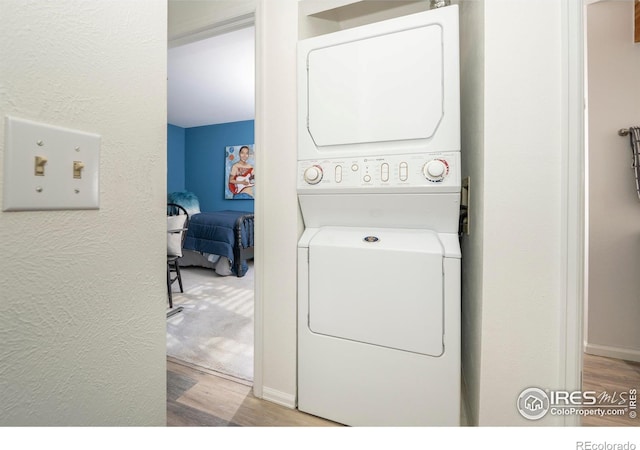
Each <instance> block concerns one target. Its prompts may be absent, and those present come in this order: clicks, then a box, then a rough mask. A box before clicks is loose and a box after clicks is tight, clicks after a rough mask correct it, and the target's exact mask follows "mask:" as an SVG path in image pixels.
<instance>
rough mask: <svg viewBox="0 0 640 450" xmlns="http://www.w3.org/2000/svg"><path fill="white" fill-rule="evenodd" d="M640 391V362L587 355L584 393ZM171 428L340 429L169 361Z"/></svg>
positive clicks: (587, 422)
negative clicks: (330, 427)
mask: <svg viewBox="0 0 640 450" xmlns="http://www.w3.org/2000/svg"><path fill="white" fill-rule="evenodd" d="M630 389H636V390H640V363H638V362H630V361H623V360H619V359H613V358H605V357H601V356H594V355H587V354H585V355H584V367H583V390H584V391H587V390H589V391H595V392H596V393H598V394H599V393H602V392H607V393H609V394H613V393H621V392H628V391H629V390H630ZM581 422H582V426H590V427H596V426H605V427H622V426H624V427H626V426H640V419H638V418H637V417H636V418H633V417H630V416H629V414H625V415H624V416H604V417H601V416H586V417H584V418H582V420H581ZM167 425H168V426H174V427H190V426H207V427H219V426H223V427H226V426H256V427H263V426H269V427H274V426H288V427H326V426H340V425H339V424H336V423H334V422H331V421H328V420H324V419H321V418H319V417H315V416H312V415H309V414H305V413H302V412H300V411H297V410H294V409H289V408H286V407H284V406H280V405H276V404H275V403H272V402H268V401H265V400H261V399H259V398H256V397H255V396H254V395H253V392H252V388H251V385H250V384H249V383H248V382H246V381H244V380H235V379H232V378H230V377H225V376H224V375H222V374H215V373H214V372H211V371H208V370H206V369H203V368H197V367H195V366H191V365H189V364H186V363H184V362H181V361H178V360H175V359H172V358H167Z"/></svg>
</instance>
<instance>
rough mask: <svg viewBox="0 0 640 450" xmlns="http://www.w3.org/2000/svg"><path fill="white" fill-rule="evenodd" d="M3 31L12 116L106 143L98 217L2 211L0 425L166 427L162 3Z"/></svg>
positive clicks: (3, 89)
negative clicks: (92, 136)
mask: <svg viewBox="0 0 640 450" xmlns="http://www.w3.org/2000/svg"><path fill="white" fill-rule="evenodd" d="M0 24H1V26H0V55H2V61H3V62H2V63H1V64H0V111H1V112H2V114H3V115H6V114H11V115H14V116H17V117H23V118H27V119H32V120H35V121H39V122H47V123H51V124H55V125H60V126H64V127H69V128H75V129H80V130H84V131H88V132H93V133H98V134H100V135H101V136H102V144H101V155H100V176H101V178H100V209H99V210H93V211H52V212H12V213H0V254H2V255H3V257H2V259H1V260H0V272H1V273H2V275H1V276H0V292H1V294H0V299H1V300H0V304H1V306H2V314H0V342H2V345H1V346H0V398H1V399H2V401H1V402H0V425H164V423H165V414H166V413H165V408H166V406H165V392H166V391H165V377H166V375H165V373H166V372H165V326H166V324H165V320H166V319H165V308H166V301H167V299H166V284H165V267H164V265H165V262H164V251H165V250H164V248H165V242H166V224H165V219H164V204H165V195H166V194H165V187H166V139H167V134H166V50H167V44H166V39H167V31H166V30H167V5H166V2H164V1H161V0H144V1H135V2H134V1H109V2H95V1H89V0H86V1H72V0H67V1H61V2H36V1H26V0H24V1H23V0H4V1H2V6H1V7H0ZM5 150H6V149H5V148H4V125H2V126H1V127H0V156H2V159H0V164H1V161H3V158H4V156H5ZM0 178H2V175H0ZM2 189H4V186H2V183H0V190H2Z"/></svg>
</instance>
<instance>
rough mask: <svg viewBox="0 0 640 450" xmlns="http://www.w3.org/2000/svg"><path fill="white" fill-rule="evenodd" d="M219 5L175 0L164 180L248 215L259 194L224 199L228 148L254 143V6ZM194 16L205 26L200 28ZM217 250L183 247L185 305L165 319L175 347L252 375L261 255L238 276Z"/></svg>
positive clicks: (225, 370) (211, 205) (193, 358)
mask: <svg viewBox="0 0 640 450" xmlns="http://www.w3.org/2000/svg"><path fill="white" fill-rule="evenodd" d="M222 7H224V5H220V4H216V2H172V1H170V2H169V15H170V17H169V43H168V52H169V54H168V81H167V85H168V95H167V99H168V105H167V113H168V123H169V127H168V128H169V139H168V143H169V144H168V145H169V149H168V158H167V160H168V164H167V166H168V167H167V175H168V183H167V189H168V193H170V191H171V192H175V191H184V192H186V193H190V194H194V195H195V197H196V198H197V200H198V208H199V211H200V212H203V213H204V212H215V211H223V210H232V211H238V212H243V213H247V214H248V213H253V210H254V200H253V199H251V198H248V197H246V196H245V198H244V199H242V200H238V199H229V198H225V196H224V190H225V186H226V183H224V170H225V166H226V164H225V160H226V156H228V151H229V150H228V149H229V148H230V147H234V146H240V145H244V144H248V145H250V146H253V142H254V128H255V127H254V118H255V75H254V74H255V28H254V14H253V11H252V10H251V11H249V10H248V9H247V8H244V9H242V10H239V9H238V8H235V9H234V11H232V12H231V13H233V14H232V15H233V17H229V13H230V12H229V11H218V9H220V8H222ZM202 8H209V9H211V10H207V11H202V10H201V9H202ZM194 18H197V19H198V20H200V21H201V23H205V25H204V26H196V27H194V23H195V22H194V20H195V19H194ZM172 24H173V25H172ZM172 133H173V136H172ZM176 135H177V137H176ZM256 190H259V186H256ZM196 256H197V257H196ZM198 257H199V258H198ZM218 257H219V255H216V254H205V255H204V257H203V256H202V255H200V254H197V255H195V254H191V253H189V254H188V255H186V256H185V258H184V260H185V264H184V265H185V267H184V268H183V270H182V275H183V281H184V285H185V286H184V291H185V292H184V294H182V293H180V292H176V290H177V285H176V287H174V294H173V298H174V303H180V302H181V301H182V303H181V304H180V306H182V307H183V312H182V313H180V314H177V315H176V316H173V317H172V318H170V319H168V322H167V329H168V335H167V350H168V355H169V356H172V357H173V358H176V359H179V360H183V361H185V362H186V363H187V364H191V365H196V366H201V367H204V368H205V369H207V370H213V371H215V372H219V373H221V374H222V375H225V376H231V377H235V378H237V379H239V380H241V381H244V382H252V381H253V368H254V357H255V355H254V351H253V347H254V345H253V343H254V320H253V317H254V299H255V290H254V283H253V273H254V262H253V259H249V260H247V261H246V264H247V267H246V272H245V273H244V274H243V276H240V277H237V276H236V273H235V272H234V269H233V268H231V269H230V270H225V265H224V264H222V266H221V265H220V263H219V262H218V260H217V258H218ZM214 259H216V260H215V261H214ZM221 267H222V270H221ZM226 268H227V269H229V266H228V265H227V266H226Z"/></svg>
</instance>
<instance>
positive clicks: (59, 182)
mask: <svg viewBox="0 0 640 450" xmlns="http://www.w3.org/2000/svg"><path fill="white" fill-rule="evenodd" d="M99 163H100V136H99V135H97V134H93V133H86V132H84V131H78V130H71V129H68V128H61V127H57V126H54V125H49V124H43V123H37V122H32V121H30V120H24V119H17V118H15V117H6V119H5V155H4V189H3V193H4V195H3V197H4V198H3V205H2V210H3V211H29V210H30V211H36V210H54V209H98V207H99Z"/></svg>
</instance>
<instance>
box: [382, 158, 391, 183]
mask: <svg viewBox="0 0 640 450" xmlns="http://www.w3.org/2000/svg"><path fill="white" fill-rule="evenodd" d="M380 179H381V180H382V181H383V182H387V181H389V164H387V163H382V166H380Z"/></svg>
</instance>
